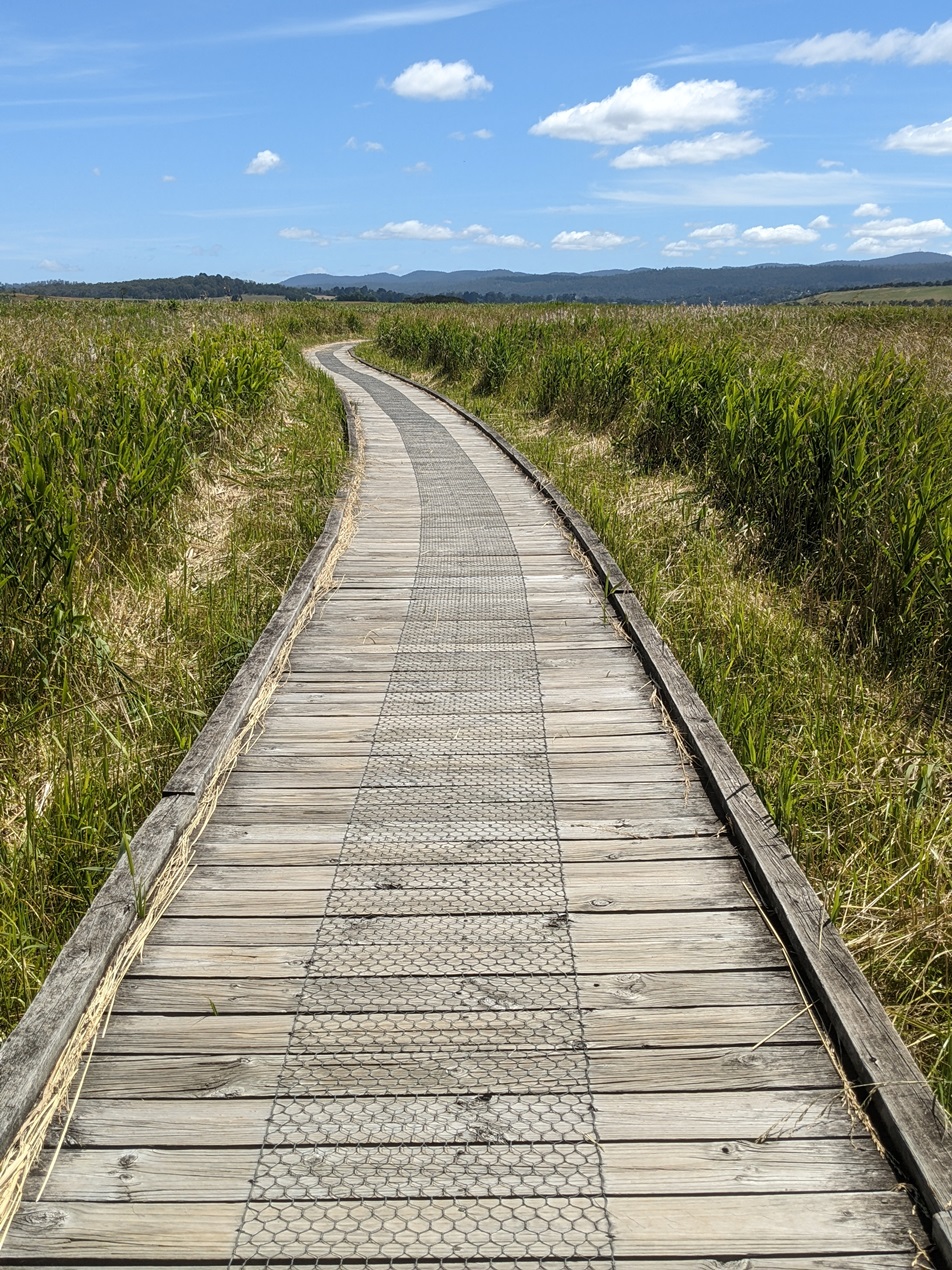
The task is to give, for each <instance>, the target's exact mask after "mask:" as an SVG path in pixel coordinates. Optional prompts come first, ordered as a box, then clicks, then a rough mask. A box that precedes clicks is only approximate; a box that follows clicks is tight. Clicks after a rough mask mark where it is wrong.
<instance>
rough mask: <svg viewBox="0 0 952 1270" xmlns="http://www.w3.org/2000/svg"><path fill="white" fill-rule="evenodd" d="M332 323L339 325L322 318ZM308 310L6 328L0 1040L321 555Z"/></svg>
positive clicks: (67, 309) (324, 428)
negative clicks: (260, 638)
mask: <svg viewBox="0 0 952 1270" xmlns="http://www.w3.org/2000/svg"><path fill="white" fill-rule="evenodd" d="M328 310H330V311H328ZM360 328H361V319H360V318H358V317H357V316H356V314H355V313H354V311H352V310H347V309H344V308H337V306H334V307H333V308H331V306H326V305H324V306H319V305H307V304H301V305H293V306H292V305H283V306H282V305H260V304H249V305H232V304H229V305H222V304H207V305H191V304H190V305H179V304H177V303H176V302H171V303H162V304H144V303H143V304H128V303H116V304H110V303H103V302H86V303H84V302H79V303H76V302H65V303H55V302H52V301H42V302H34V303H32V304H17V305H4V306H0V417H2V420H3V425H2V439H0V833H2V850H0V1029H8V1028H9V1027H10V1026H11V1025H12V1024H13V1023H14V1022H15V1021H16V1020H17V1018H18V1017H19V1016H20V1014H22V1012H23V1010H24V1009H25V1007H26V1005H27V1004H28V1003H29V1001H30V999H31V998H32V996H33V994H34V993H35V992H36V990H37V988H38V987H39V985H40V984H41V983H42V980H43V978H44V976H45V974H46V971H47V969H48V968H49V965H50V964H51V962H52V960H53V958H54V957H55V956H56V953H57V952H58V950H59V948H60V947H61V946H62V944H63V942H64V941H65V939H66V938H68V936H69V934H70V933H71V931H72V929H73V928H74V926H75V923H76V921H77V920H78V918H79V917H80V916H81V915H82V913H83V912H84V911H85V908H86V907H87V905H88V903H89V901H90V900H91V898H92V897H93V895H94V894H95V892H96V890H97V888H98V885H99V883H100V882H101V881H102V879H103V878H104V877H105V876H106V875H107V873H108V872H109V870H110V869H111V868H112V867H113V865H114V864H115V862H116V860H117V858H118V856H119V854H120V853H121V852H122V851H123V850H124V848H125V844H126V843H127V842H128V840H129V838H130V837H131V835H132V834H133V833H134V832H135V829H136V827H137V826H138V824H139V822H140V821H141V820H142V818H143V817H144V815H145V814H146V812H147V811H148V810H149V809H150V807H151V806H152V805H153V804H154V802H155V801H156V799H157V798H158V796H159V794H160V792H161V788H162V785H163V784H164V782H165V780H166V779H167V777H168V775H169V774H170V772H171V771H172V770H173V769H174V767H175V765H176V763H177V762H178V760H179V759H180V757H181V756H182V754H183V753H184V751H185V750H186V749H187V748H188V745H189V744H190V742H191V739H192V738H193V736H194V735H195V733H196V732H197V731H198V729H199V728H200V727H201V725H202V723H203V721H204V719H205V718H206V717H207V715H208V713H209V711H210V710H211V709H212V708H213V707H214V704H215V702H216V701H217V699H218V697H219V696H220V694H221V692H222V691H223V689H224V688H225V686H226V685H227V683H228V682H229V680H230V679H231V677H232V676H233V674H234V672H235V670H236V669H237V667H238V666H239V665H240V664H241V661H242V660H243V658H244V657H245V655H246V654H247V652H248V650H249V648H250V647H251V645H252V643H253V642H254V640H255V639H256V637H257V635H258V633H259V632H260V630H261V629H262V627H263V626H264V625H265V623H266V622H267V620H268V618H269V617H270V615H271V613H272V612H273V610H274V608H275V606H276V604H277V602H278V600H279V599H280V596H281V595H282V594H283V592H284V590H285V589H286V586H287V584H288V582H289V580H290V578H291V577H292V576H293V573H294V571H295V569H296V568H297V566H298V564H299V563H300V562H301V560H302V559H303V557H304V555H305V554H306V553H307V551H308V550H309V549H310V547H311V546H312V545H313V542H314V540H315V538H316V537H317V536H318V535H319V533H320V531H321V528H322V526H323V522H324V518H325V516H326V512H327V508H328V506H329V504H330V500H331V498H332V496H333V492H334V490H335V488H336V484H337V480H338V476H339V472H340V467H341V464H342V462H343V461H344V458H345V446H344V441H343V431H342V408H341V404H340V401H339V398H338V397H337V394H336V392H335V391H334V389H333V386H332V384H331V383H330V381H329V380H328V379H326V377H324V376H321V375H319V374H317V373H316V372H315V371H313V370H312V369H311V368H310V367H309V366H308V365H307V364H306V363H305V361H304V359H303V357H302V356H301V354H300V351H299V343H300V342H301V341H303V340H308V341H310V342H318V341H319V340H321V339H328V338H334V337H337V336H340V335H347V334H352V333H354V332H355V331H358V330H360Z"/></svg>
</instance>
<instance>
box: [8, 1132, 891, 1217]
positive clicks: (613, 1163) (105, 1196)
mask: <svg viewBox="0 0 952 1270" xmlns="http://www.w3.org/2000/svg"><path fill="white" fill-rule="evenodd" d="M310 1149H311V1151H312V1152H313V1163H312V1166H311V1171H310V1172H309V1173H307V1174H305V1176H304V1177H302V1178H301V1180H300V1181H298V1182H297V1184H295V1180H294V1172H293V1170H294V1168H295V1164H294V1161H293V1160H291V1161H289V1163H288V1164H286V1165H285V1168H286V1169H287V1172H288V1182H287V1188H286V1195H287V1198H288V1199H290V1200H294V1199H307V1198H311V1199H316V1198H321V1197H326V1198H328V1199H332V1198H334V1186H333V1183H332V1182H330V1183H328V1184H326V1185H323V1186H322V1184H321V1177H322V1171H324V1170H329V1169H331V1168H333V1167H334V1164H335V1163H336V1161H338V1160H339V1159H340V1158H341V1156H342V1155H343V1154H344V1153H345V1152H346V1159H347V1164H346V1167H347V1172H348V1179H349V1182H348V1190H349V1191H350V1190H351V1188H357V1189H358V1193H363V1194H364V1195H366V1196H367V1198H369V1199H386V1198H399V1197H401V1196H402V1197H409V1194H412V1191H413V1177H412V1173H411V1174H410V1176H407V1177H394V1176H393V1173H392V1151H391V1149H390V1148H389V1147H376V1146H354V1145H352V1144H349V1145H347V1146H346V1147H344V1148H339V1147H335V1146H334V1145H328V1146H324V1147H314V1148H310ZM296 1151H297V1148H296V1147H293V1146H292V1147H284V1148H280V1147H279V1148H270V1149H269V1150H268V1155H269V1157H270V1158H271V1159H272V1160H274V1162H275V1165H276V1167H278V1168H280V1167H281V1164H280V1162H281V1159H282V1156H285V1157H287V1156H289V1155H291V1153H292V1152H296ZM258 1154H259V1152H258V1149H257V1148H254V1147H250V1148H249V1147H208V1146H197V1145H196V1146H182V1147H175V1148H173V1149H170V1148H163V1147H143V1146H135V1147H131V1148H130V1147H125V1148H119V1149H115V1148H86V1149H84V1150H83V1151H69V1152H67V1153H66V1155H65V1156H61V1157H60V1158H59V1160H58V1162H57V1163H58V1167H57V1168H56V1169H55V1170H54V1172H53V1174H52V1176H51V1178H50V1181H49V1183H48V1184H47V1186H46V1189H45V1190H44V1192H43V1198H44V1199H45V1201H46V1202H47V1203H56V1202H67V1203H74V1202H77V1201H79V1202H89V1201H92V1202H96V1203H100V1204H113V1203H128V1202H131V1203H137V1202H149V1203H165V1204H169V1203H174V1204H185V1203H195V1202H197V1203H203V1204H210V1203H220V1202H226V1203H227V1202H240V1201H242V1200H246V1199H247V1198H248V1197H249V1194H250V1191H251V1182H252V1179H253V1176H254V1172H255V1166H256V1164H257V1160H258ZM534 1155H539V1156H543V1157H544V1152H543V1151H541V1150H540V1149H539V1148H538V1147H533V1148H531V1149H530V1150H527V1149H526V1148H525V1147H522V1148H520V1146H519V1145H518V1144H506V1145H498V1146H497V1145H485V1144H478V1143H463V1144H460V1145H452V1144H451V1145H443V1144H436V1145H434V1144H429V1143H425V1144H415V1151H414V1152H413V1164H412V1167H413V1169H414V1170H425V1172H424V1173H423V1179H425V1180H421V1182H419V1183H418V1186H419V1193H420V1195H421V1196H426V1195H427V1193H428V1191H431V1190H432V1188H433V1173H434V1171H435V1170H437V1169H439V1167H440V1166H441V1162H445V1164H446V1165H447V1166H448V1165H450V1164H452V1166H453V1167H454V1168H456V1169H459V1168H466V1169H467V1171H471V1173H472V1177H471V1180H470V1181H469V1182H468V1184H467V1192H468V1194H470V1195H473V1196H479V1195H481V1194H483V1195H492V1194H494V1193H495V1192H496V1190H497V1188H498V1183H497V1187H493V1185H492V1182H493V1177H494V1175H496V1176H498V1174H499V1173H502V1174H504V1175H505V1173H506V1172H507V1171H508V1172H509V1173H511V1174H512V1176H513V1179H515V1178H516V1177H518V1181H515V1180H513V1181H512V1182H510V1183H508V1185H507V1184H505V1183H504V1185H506V1189H507V1190H509V1189H510V1187H511V1188H512V1193H514V1194H521V1195H535V1196H545V1195H554V1194H558V1191H557V1190H556V1189H554V1187H555V1179H554V1178H553V1176H552V1173H551V1169H550V1168H547V1166H546V1163H545V1161H544V1158H543V1159H540V1162H539V1163H538V1164H537V1165H536V1166H535V1171H534V1172H533V1169H532V1164H531V1159H532V1157H533V1156H534ZM600 1156H601V1161H602V1169H603V1171H604V1177H605V1189H606V1193H607V1194H608V1195H609V1196H616V1195H617V1196H622V1195H623V1196H630V1195H658V1194H663V1195H665V1196H678V1195H697V1194H704V1195H748V1194H749V1195H786V1194H796V1193H804V1194H810V1193H816V1192H819V1191H823V1192H826V1193H830V1194H833V1193H836V1192H841V1191H847V1192H854V1193H855V1192H862V1191H878V1192H887V1191H889V1190H890V1188H891V1186H892V1183H893V1180H894V1179H893V1176H892V1173H891V1171H890V1170H889V1168H888V1166H887V1165H886V1164H885V1162H884V1161H883V1159H882V1158H881V1156H880V1155H879V1154H878V1152H877V1151H876V1149H875V1147H874V1146H873V1144H872V1142H870V1141H864V1142H854V1141H851V1140H849V1139H847V1138H834V1139H825V1140H822V1141H797V1140H791V1141H786V1142H776V1141H768V1142H743V1141H736V1140H726V1141H721V1142H707V1143H682V1142H669V1143H666V1144H665V1148H664V1151H663V1152H659V1151H658V1148H657V1145H656V1144H655V1143H613V1142H612V1143H605V1144H604V1145H603V1147H602V1149H601V1152H600ZM53 1158H54V1157H53V1153H52V1152H50V1151H47V1152H44V1153H43V1154H42V1155H41V1156H40V1160H39V1168H38V1170H37V1173H36V1174H34V1176H33V1178H32V1179H31V1184H30V1187H29V1189H28V1190H27V1193H26V1195H25V1199H26V1200H27V1201H28V1202H29V1201H33V1200H35V1199H36V1198H37V1195H38V1193H39V1191H40V1187H41V1186H42V1185H43V1177H44V1176H45V1174H46V1172H47V1171H48V1170H49V1167H50V1165H51V1164H52V1163H53ZM298 1167H300V1166H298ZM450 1185H452V1183H451V1182H450Z"/></svg>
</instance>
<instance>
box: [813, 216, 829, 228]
mask: <svg viewBox="0 0 952 1270" xmlns="http://www.w3.org/2000/svg"><path fill="white" fill-rule="evenodd" d="M810 228H811V229H832V228H833V222H832V221H831V220H830V218H829V216H814V218H813V220H811V221H810Z"/></svg>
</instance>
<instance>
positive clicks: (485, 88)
mask: <svg viewBox="0 0 952 1270" xmlns="http://www.w3.org/2000/svg"><path fill="white" fill-rule="evenodd" d="M389 87H390V88H391V89H392V90H393V91H394V92H395V93H396V94H397V96H398V97H412V98H413V99H414V100H415V101H462V100H463V99H464V98H466V97H478V96H479V94H480V93H488V92H490V91H491V89H492V84H491V83H490V82H489V80H488V79H487V78H486V77H485V75H477V73H476V71H475V70H474V69H473V67H472V66H471V65H470V64H469V62H441V61H439V60H438V59H437V58H435V57H434V58H431V59H430V61H428V62H414V63H413V65H412V66H408V67H407V69H406V70H405V71H401V72H400V74H399V75H398V76H397V78H396V79H395V80H394V81H393V83H392V84H390V86H389Z"/></svg>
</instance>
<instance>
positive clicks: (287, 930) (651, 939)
mask: <svg viewBox="0 0 952 1270" xmlns="http://www.w3.org/2000/svg"><path fill="white" fill-rule="evenodd" d="M553 920H554V919H552V918H551V916H548V915H538V916H532V915H529V916H527V917H525V918H521V917H515V918H507V919H503V918H500V919H498V921H496V923H495V924H494V925H493V926H492V927H490V926H489V923H490V922H491V921H493V919H491V918H486V917H484V916H477V917H472V918H470V917H466V916H455V917H447V918H446V919H445V920H443V921H441V922H440V924H439V932H438V933H434V936H433V947H434V949H435V948H437V947H440V946H443V947H446V948H447V950H449V949H450V948H451V947H452V946H453V945H455V944H457V943H459V942H461V941H463V940H467V941H469V940H471V941H472V942H473V943H474V944H476V943H479V942H488V941H489V940H492V942H493V946H496V947H498V946H499V945H500V944H506V943H517V944H521V943H524V942H525V941H526V940H533V941H538V942H540V943H546V942H552V940H553V935H552V930H553ZM568 926H569V930H570V931H571V935H572V942H573V944H574V945H575V946H576V949H577V950H578V951H579V953H580V955H583V956H584V954H585V950H586V948H587V947H588V946H590V945H594V946H601V947H611V946H617V947H619V948H627V947H630V948H637V947H644V948H645V949H648V948H651V947H652V946H658V947H665V948H666V947H668V946H669V945H670V941H671V940H675V941H685V942H690V943H693V944H695V945H698V946H700V945H702V944H703V945H704V946H705V947H707V948H708V949H709V950H711V951H714V950H715V949H717V948H722V947H723V948H728V949H729V948H731V947H732V946H735V945H736V946H739V945H740V944H744V945H745V946H749V945H750V944H758V943H759V942H760V941H761V940H764V939H765V938H767V935H766V931H767V928H766V927H765V925H764V923H763V921H762V919H761V918H760V916H759V914H758V913H757V912H756V911H751V910H731V911H713V912H707V911H702V912H682V913H671V914H661V913H641V914H638V915H628V914H620V913H619V914H614V913H599V914H595V913H579V914H576V915H573V916H572V918H571V919H570V920H569V922H568ZM315 931H316V923H315V922H314V921H312V920H310V919H309V918H306V917H287V918H281V917H273V918H255V917H249V918H241V917H235V918H228V917H221V918H205V919H202V920H201V921H193V920H192V919H190V918H187V917H163V918H162V919H161V920H160V921H159V922H158V924H157V926H156V928H155V931H154V932H153V934H152V938H151V940H150V945H151V947H153V948H162V947H166V948H167V947H174V946H176V945H181V946H182V947H185V946H187V945H189V944H204V943H206V942H207V943H214V944H233V945H236V946H237V947H240V948H248V947H251V946H252V945H255V944H259V945H264V946H266V947H270V946H272V945H275V944H277V945H283V946H286V947H290V946H293V945H294V944H307V945H311V944H313V942H314V935H315ZM480 931H482V932H483V933H482V935H481V936H480V935H479V932H480ZM507 932H508V933H507ZM342 933H343V932H342ZM423 935H424V928H423V927H422V926H421V919H420V918H419V917H399V916H397V917H390V916H386V915H378V916H375V917H367V918H363V919H362V920H361V921H360V922H359V923H350V925H349V926H348V928H347V932H346V946H347V947H351V948H357V947H360V946H361V945H368V944H370V945H380V944H386V945H400V946H404V947H409V946H413V945H417V944H418V943H419V942H421V941H422V939H423ZM329 942H331V937H330V933H329V930H328V928H327V927H325V928H324V932H323V937H322V943H329ZM774 942H775V941H774ZM341 946H342V947H343V946H344V944H342V945H341ZM688 951H689V950H688ZM448 955H449V951H448ZM437 964H439V963H438V962H437ZM694 968H695V967H692V966H681V967H672V969H684V970H687V969H694ZM704 968H706V969H711V970H716V969H728V967H725V966H722V967H718V966H716V965H713V964H712V965H710V966H709V967H704Z"/></svg>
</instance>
